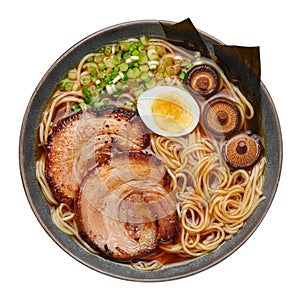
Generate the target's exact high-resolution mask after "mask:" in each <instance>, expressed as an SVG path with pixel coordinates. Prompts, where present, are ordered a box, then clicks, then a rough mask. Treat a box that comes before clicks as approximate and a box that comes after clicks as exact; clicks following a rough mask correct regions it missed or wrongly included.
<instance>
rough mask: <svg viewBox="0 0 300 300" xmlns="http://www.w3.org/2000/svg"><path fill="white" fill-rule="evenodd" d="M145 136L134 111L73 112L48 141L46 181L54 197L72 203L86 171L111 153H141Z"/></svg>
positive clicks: (58, 126) (146, 143) (146, 140)
mask: <svg viewBox="0 0 300 300" xmlns="http://www.w3.org/2000/svg"><path fill="white" fill-rule="evenodd" d="M148 144H149V136H148V135H147V134H146V130H145V127H144V125H143V123H142V122H141V120H140V118H139V117H138V116H137V114H136V112H134V111H132V110H127V109H123V108H117V107H114V106H107V107H103V108H101V109H97V110H90V111H89V110H88V111H85V112H79V113H76V114H74V115H72V116H70V117H67V118H66V119H64V120H63V121H61V122H60V123H59V124H58V125H57V126H55V128H53V130H52V133H51V134H50V136H49V138H48V144H47V156H46V178H47V181H48V183H49V186H50V188H51V191H52V193H53V195H54V197H55V198H56V199H57V200H58V201H61V202H66V203H69V204H72V203H73V201H74V199H75V198H76V197H77V193H78V189H79V185H80V183H81V180H82V178H83V177H84V175H85V174H86V173H87V171H88V170H90V169H92V168H93V167H94V166H95V165H97V164H98V163H99V162H100V161H102V160H105V159H107V158H109V157H110V156H111V153H112V152H113V151H114V149H115V150H117V151H120V150H121V151H124V150H134V151H137V150H141V149H144V148H146V147H147V146H148Z"/></svg>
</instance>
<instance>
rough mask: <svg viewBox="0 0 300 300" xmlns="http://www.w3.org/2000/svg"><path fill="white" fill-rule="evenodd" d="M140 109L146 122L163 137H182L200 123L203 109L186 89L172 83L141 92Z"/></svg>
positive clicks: (140, 113)
mask: <svg viewBox="0 0 300 300" xmlns="http://www.w3.org/2000/svg"><path fill="white" fill-rule="evenodd" d="M137 109H138V112H139V115H140V117H141V119H142V120H143V122H144V123H145V125H146V126H147V127H148V128H149V129H150V130H151V131H153V132H154V133H157V134H159V135H162V136H182V135H186V134H188V133H190V132H191V131H192V130H193V129H194V128H195V127H196V126H197V124H198V122H199V117H200V109H199V105H198V103H197V102H196V100H195V99H194V98H193V97H192V96H191V95H190V94H189V93H188V92H186V91H185V90H183V89H181V88H178V87H173V86H157V87H154V88H152V89H150V90H147V91H145V92H144V93H142V94H141V95H140V96H139V98H138V100H137Z"/></svg>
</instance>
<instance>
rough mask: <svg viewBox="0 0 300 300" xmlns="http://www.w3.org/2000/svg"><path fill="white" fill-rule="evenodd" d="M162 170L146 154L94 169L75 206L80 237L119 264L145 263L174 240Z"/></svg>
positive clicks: (123, 156) (122, 157)
mask: <svg viewBox="0 0 300 300" xmlns="http://www.w3.org/2000/svg"><path fill="white" fill-rule="evenodd" d="M168 184H169V180H168V175H167V172H166V169H165V167H164V164H163V163H162V161H161V160H159V159H158V158H157V157H155V156H154V155H151V154H144V153H142V152H140V153H138V152H123V153H119V154H117V155H115V156H113V157H111V158H110V159H109V160H108V161H106V162H105V163H104V164H102V165H99V166H97V167H95V168H94V169H93V170H92V171H91V172H90V173H89V174H88V175H87V176H86V177H85V178H84V180H83V182H82V185H81V187H80V191H79V194H78V198H77V201H76V203H75V204H76V205H75V207H76V215H77V224H78V227H79V231H80V234H81V235H82V237H83V238H84V239H85V240H86V241H87V242H88V243H89V244H90V245H91V246H92V247H93V248H95V249H97V250H98V251H99V252H100V253H102V254H104V255H106V256H108V257H110V258H112V259H115V260H120V261H129V260H132V259H137V258H142V257H146V256H148V255H149V254H151V253H153V252H154V251H155V249H156V247H157V244H158V243H159V242H163V243H167V242H171V241H172V240H173V239H174V238H175V237H176V236H177V226H178V223H177V216H176V201H175V198H174V197H173V195H172V193H170V191H169V186H168Z"/></svg>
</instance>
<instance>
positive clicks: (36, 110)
mask: <svg viewBox="0 0 300 300" xmlns="http://www.w3.org/2000/svg"><path fill="white" fill-rule="evenodd" d="M161 24H167V25H170V24H173V23H172V22H166V21H164V22H158V21H136V22H129V23H124V24H120V25H116V26H112V27H109V28H107V29H104V30H101V31H99V32H96V33H94V34H92V35H90V36H88V37H87V38H85V39H83V40H82V41H80V42H79V43H77V44H76V45H74V46H73V47H72V48H70V49H69V50H68V51H67V52H66V53H64V54H63V55H62V56H61V57H60V58H59V59H58V60H57V61H56V62H55V63H54V64H53V65H52V66H51V67H50V69H49V70H48V71H47V72H46V74H45V75H44V77H43V78H42V79H41V81H40V83H39V84H38V86H37V87H36V89H35V91H34V93H33V95H32V97H31V99H30V102H29V104H28V107H27V110H26V112H25V116H24V120H23V124H22V129H21V134H20V151H19V155H20V170H21V176H22V180H23V185H24V189H25V192H26V195H27V198H28V201H29V203H30V205H31V207H32V209H33V211H34V213H35V215H36V217H37V219H38V220H39V222H40V223H41V225H42V226H43V228H44V229H45V230H46V232H47V233H48V234H49V235H50V236H51V238H52V239H53V240H54V241H55V242H56V243H57V244H58V245H59V246H60V247H61V248H62V249H64V250H65V251H66V252H67V253H68V254H70V255H71V256H73V257H74V258H75V259H77V260H78V261H80V262H81V263H83V264H84V265H86V266H88V267H90V268H92V269H94V270H96V271H99V272H101V273H104V274H107V275H110V276H113V277H118V278H123V279H128V280H136V281H163V280H170V279H176V278H181V277H184V276H187V275H191V274H194V273H197V272H200V271H203V270H205V269H207V268H209V267H211V266H213V265H215V264H216V263H218V262H220V261H222V260H223V259H224V258H226V257H227V256H229V255H230V254H232V253H233V252H234V251H235V250H237V249H238V248H239V247H240V246H241V245H242V244H243V243H244V242H245V241H246V240H247V239H248V238H249V237H250V236H251V234H252V233H253V232H254V231H255V230H256V228H257V227H258V225H259V224H260V222H261V221H262V220H263V218H264V216H265V214H266V213H267V211H268V209H269V207H270V205H271V203H272V200H273V197H274V195H275V192H276V189H277V185H278V181H279V177H280V171H281V162H282V140H281V130H280V125H279V120H278V117H277V113H276V110H275V107H274V104H273V102H272V99H271V97H270V95H269V93H268V91H267V89H266V88H265V86H264V85H263V83H260V93H261V103H260V107H261V123H262V124H261V125H262V128H263V131H264V135H265V150H266V158H267V166H266V173H265V185H264V191H263V192H264V195H265V196H266V200H265V201H263V202H262V203H261V204H260V205H259V206H258V207H257V209H256V210H255V211H254V213H253V215H252V216H251V217H250V218H249V219H248V220H247V222H246V223H245V225H244V227H243V228H242V229H241V230H240V231H239V232H238V233H237V234H236V235H235V236H233V237H232V238H231V239H230V240H229V241H227V242H226V243H224V244H223V245H221V246H220V247H219V248H218V249H217V250H215V251H213V252H211V253H209V254H207V255H205V256H203V257H200V258H197V259H192V260H188V261H186V262H183V263H178V264H175V265H170V266H166V267H163V268H162V269H160V270H157V271H154V272H147V271H138V270H135V269H133V268H132V267H131V266H128V265H125V264H121V263H117V262H113V261H109V260H106V259H104V258H102V257H100V256H97V255H93V254H91V253H89V252H87V251H86V250H84V249H83V248H82V247H81V246H79V245H78V244H77V243H76V242H74V240H73V239H71V238H70V237H68V236H67V235H66V234H64V233H63V232H62V231H60V230H59V229H58V228H57V227H56V226H55V225H54V224H53V222H52V220H51V215H50V211H49V207H48V204H47V203H46V201H45V199H44V196H43V194H42V192H41V190H40V188H39V185H38V183H37V180H36V176H35V167H34V161H35V157H36V153H35V149H36V130H37V126H38V123H39V118H40V115H41V112H42V111H43V109H44V105H45V103H46V101H47V99H49V97H50V95H51V94H52V92H53V90H54V88H55V87H56V85H57V82H58V81H59V80H60V79H61V78H62V77H63V76H64V75H65V74H66V72H67V71H68V70H69V69H71V68H72V67H73V66H74V65H75V64H76V63H77V62H78V61H79V60H80V59H81V58H82V57H83V56H84V55H85V54H87V53H88V52H91V51H93V50H95V49H98V48H100V47H101V46H104V45H106V44H109V43H111V42H114V41H118V40H121V39H125V38H128V37H132V36H139V35H149V36H156V37H164V35H165V32H164V30H163V28H162V26H161ZM200 33H201V36H202V39H203V41H204V42H205V44H206V45H207V47H208V48H210V47H211V46H212V44H213V43H215V44H221V43H220V42H219V41H218V40H216V39H215V38H213V37H211V36H209V35H207V34H205V33H203V32H200Z"/></svg>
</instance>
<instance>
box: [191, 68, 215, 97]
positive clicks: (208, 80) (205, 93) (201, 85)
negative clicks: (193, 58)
mask: <svg viewBox="0 0 300 300" xmlns="http://www.w3.org/2000/svg"><path fill="white" fill-rule="evenodd" d="M186 84H187V86H188V87H189V88H190V89H191V90H192V91H193V92H194V93H196V94H197V95H200V96H201V97H204V98H205V99H207V98H209V97H211V96H212V95H213V94H215V93H216V92H217V91H218V90H219V88H220V85H221V79H220V76H219V73H218V71H217V70H216V69H214V68H213V67H212V66H210V65H208V64H201V65H196V66H194V67H193V68H192V69H190V70H189V71H188V74H187V77H186Z"/></svg>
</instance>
